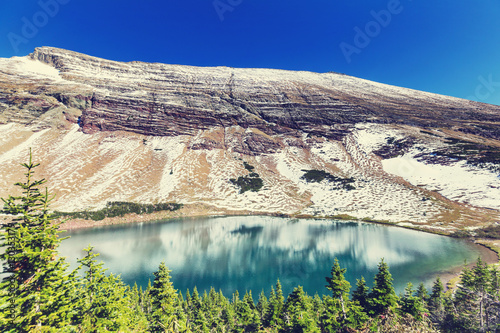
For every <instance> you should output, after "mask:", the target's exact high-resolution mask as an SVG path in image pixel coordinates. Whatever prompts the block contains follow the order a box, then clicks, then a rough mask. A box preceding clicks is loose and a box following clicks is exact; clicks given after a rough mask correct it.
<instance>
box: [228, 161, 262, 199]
mask: <svg viewBox="0 0 500 333" xmlns="http://www.w3.org/2000/svg"><path fill="white" fill-rule="evenodd" d="M243 166H244V167H245V169H247V170H248V171H249V172H250V173H249V174H248V175H246V176H239V177H238V179H235V178H231V179H229V182H230V183H231V184H233V185H235V186H238V187H239V188H240V194H242V193H245V192H247V191H252V192H258V191H259V190H260V189H261V188H262V186H264V181H263V180H262V178H260V175H259V174H258V173H256V172H254V171H253V170H254V169H255V167H254V166H253V165H250V164H248V163H247V162H243Z"/></svg>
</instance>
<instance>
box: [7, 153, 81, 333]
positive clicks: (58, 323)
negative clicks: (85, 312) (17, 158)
mask: <svg viewBox="0 0 500 333" xmlns="http://www.w3.org/2000/svg"><path fill="white" fill-rule="evenodd" d="M21 165H22V166H23V167H24V168H25V169H26V173H25V177H26V178H25V181H24V182H18V183H16V184H15V185H16V186H18V187H19V188H20V189H21V190H22V194H21V195H20V196H9V197H8V198H7V199H4V198H2V201H3V203H4V207H3V209H2V211H1V212H2V213H3V214H7V215H12V216H13V218H12V220H11V221H9V222H7V223H4V224H3V225H2V229H3V230H4V232H5V233H4V235H2V238H1V244H0V246H1V247H3V248H4V249H5V251H4V252H3V253H2V254H1V255H0V259H1V260H2V262H3V273H4V274H6V275H5V277H4V278H3V279H2V282H1V284H0V290H1V292H0V297H1V299H0V304H4V306H5V307H4V308H3V309H2V316H1V322H0V330H1V331H2V332H27V331H32V330H39V331H41V330H50V329H56V328H57V329H61V330H62V329H63V328H64V329H70V326H69V325H70V322H71V317H72V315H73V312H72V310H71V301H72V298H73V290H74V282H73V281H74V275H75V272H73V273H70V274H67V273H66V270H67V267H68V265H67V264H66V262H65V260H64V258H60V257H58V252H57V248H58V246H59V244H60V242H61V239H60V238H59V237H58V234H59V233H60V231H59V229H58V228H59V225H60V224H57V223H54V221H53V217H52V216H51V214H50V213H49V205H50V202H51V200H52V199H53V197H52V196H50V195H49V193H48V191H47V189H45V192H44V193H43V194H42V193H41V192H40V190H39V187H40V186H41V185H43V184H44V183H45V180H44V179H42V180H34V172H35V168H36V167H38V166H39V164H35V163H33V161H32V155H31V150H30V153H29V161H28V163H23V164H21Z"/></svg>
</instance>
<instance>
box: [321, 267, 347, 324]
mask: <svg viewBox="0 0 500 333" xmlns="http://www.w3.org/2000/svg"><path fill="white" fill-rule="evenodd" d="M345 272H346V269H345V268H340V265H339V261H338V260H337V258H335V260H334V263H333V267H332V271H331V274H332V276H331V277H326V282H328V284H327V285H326V288H327V289H328V290H330V291H331V292H332V297H333V299H337V300H339V302H340V306H341V309H342V317H343V318H342V319H343V320H344V321H345V320H347V309H346V308H347V304H346V303H347V301H348V300H349V290H350V289H351V284H350V283H349V282H348V281H347V280H346V279H345V278H344V273H345Z"/></svg>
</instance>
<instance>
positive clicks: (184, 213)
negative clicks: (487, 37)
mask: <svg viewBox="0 0 500 333" xmlns="http://www.w3.org/2000/svg"><path fill="white" fill-rule="evenodd" d="M252 215H260V216H278V217H290V218H300V219H303V218H312V219H314V218H320V219H337V220H345V221H357V222H365V223H375V224H383V225H387V226H394V227H399V228H407V229H413V230H416V231H422V232H427V233H431V234H439V235H442V236H448V237H451V236H450V235H449V234H445V233H442V232H440V231H438V230H434V229H430V228H429V229H424V228H421V229H420V228H411V227H408V226H405V225H398V224H396V223H385V222H381V221H367V220H362V219H361V220H360V219H354V218H351V217H344V216H342V217H318V216H305V215H295V216H291V215H288V214H281V213H270V212H255V211H241V210H237V211H236V210H228V209H224V208H218V207H214V206H211V205H207V204H187V205H184V206H183V207H182V208H181V209H179V210H176V211H159V212H153V213H151V214H140V215H139V214H135V213H132V214H126V215H124V216H117V217H112V218H105V219H103V220H100V221H93V220H84V219H70V220H67V221H65V222H63V223H62V224H61V225H60V229H61V230H79V229H87V228H99V227H104V226H118V225H124V224H131V223H141V222H149V223H154V222H156V221H164V220H171V219H178V218H203V217H222V216H252ZM59 222H61V221H59ZM467 240H468V241H469V242H472V243H475V244H477V245H480V246H481V247H482V248H483V249H484V251H483V252H482V260H483V261H484V262H485V263H487V264H489V265H492V264H495V265H498V264H499V263H500V240H498V241H496V240H487V239H472V238H469V239H467ZM474 264H475V262H474V263H470V264H468V265H467V266H468V267H472V266H473V265H474ZM462 269H463V266H461V267H457V268H455V269H453V270H450V271H446V272H443V273H442V274H439V276H440V277H441V280H442V281H443V284H444V285H446V284H447V283H450V282H451V283H452V284H453V280H456V279H457V278H458V277H459V274H460V272H461V271H462ZM449 287H453V286H449Z"/></svg>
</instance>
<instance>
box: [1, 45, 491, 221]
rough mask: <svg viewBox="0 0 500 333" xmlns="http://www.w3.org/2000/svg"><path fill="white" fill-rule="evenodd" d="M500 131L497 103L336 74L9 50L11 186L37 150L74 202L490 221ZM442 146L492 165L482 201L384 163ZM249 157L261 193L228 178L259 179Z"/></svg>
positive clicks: (62, 205) (6, 108)
mask: <svg viewBox="0 0 500 333" xmlns="http://www.w3.org/2000/svg"><path fill="white" fill-rule="evenodd" d="M499 128H500V107H499V106H494V105H488V104H482V103H477V102H471V101H467V100H463V99H458V98H452V97H447V96H441V95H436V94H431V93H426V92H420V91H415V90H411V89H405V88H399V87H394V86H389V85H384V84H380V83H376V82H371V81H367V80H362V79H358V78H354V77H350V76H346V75H342V74H337V73H325V74H318V73H311V72H292V71H283V70H271V69H238V68H228V67H215V68H199V67H191V66H180V65H165V64H156V63H155V64H149V63H142V62H129V63H122V62H115V61H109V60H104V59H99V58H95V57H91V56H87V55H84V54H79V53H75V52H71V51H67V50H62V49H56V48H49V47H42V48H37V49H36V50H35V51H34V52H33V53H32V54H30V55H28V56H26V57H21V58H17V57H14V58H10V59H0V162H1V164H0V175H2V176H0V185H1V190H0V195H1V196H5V195H6V193H8V191H9V190H10V189H11V188H12V186H11V183H12V181H13V180H16V179H15V177H17V176H18V174H16V171H14V169H15V168H14V166H15V164H16V163H19V162H21V161H23V159H24V156H25V151H26V150H27V148H28V147H33V149H34V151H35V152H37V153H38V156H39V158H40V159H41V162H42V165H43V168H44V171H43V172H44V176H46V177H47V178H48V179H49V181H50V183H49V187H50V186H51V188H53V189H54V191H56V192H57V193H58V195H59V196H58V199H57V201H56V206H57V207H58V208H59V209H63V210H64V209H66V210H77V209H89V208H96V207H100V206H102V205H104V204H105V202H106V201H141V202H155V201H167V200H170V201H178V202H184V203H189V202H191V203H194V202H204V203H208V204H210V205H214V206H218V207H224V208H228V209H234V210H239V209H240V210H241V209H250V210H253V211H258V212H282V213H288V214H295V213H297V214H311V215H329V216H331V215H339V214H348V215H351V216H356V217H360V218H363V217H367V218H377V219H385V220H391V221H410V222H415V223H417V222H428V221H434V222H436V223H438V221H440V219H441V220H442V219H445V220H446V219H448V217H449V216H458V217H457V218H454V220H456V221H463V222H464V223H466V222H467V221H469V220H470V219H468V218H465V217H464V218H463V219H461V217H460V216H462V215H461V214H465V215H464V216H466V215H467V214H469V213H470V212H469V208H467V207H468V206H467V205H472V206H478V207H486V208H489V210H486V211H485V213H484V214H483V213H477V212H475V213H474V214H475V215H476V217H477V218H476V220H478V219H480V220H481V221H493V220H494V219H496V217H495V216H496V215H495V214H496V210H498V209H500V207H498V204H496V203H495V200H496V199H495V198H497V197H496V195H497V194H498V193H500V184H498V178H495V177H496V174H495V172H497V171H495V170H497V169H496V168H497V166H498V163H497V162H500V161H499V160H500V152H499V151H498V147H500V143H499V140H500V131H499ZM450 137H451V138H455V139H456V140H460V141H450V140H449V138H450ZM457 142H458V143H457ZM450 145H453V146H450ZM450 147H452V148H450ZM450 149H452V150H453V154H448V152H449V151H450ZM471 151H473V155H474V159H472V158H470V159H469V158H468V156H469V155H470V154H471ZM468 154H469V155H468ZM497 154H499V155H498V156H497ZM436 155H439V157H440V158H441V159H445V160H446V161H445V162H444V163H441V164H442V165H445V166H448V167H453V166H457V165H458V164H457V163H466V165H463V166H461V167H463V168H464V170H465V169H467V168H472V167H474V168H476V169H474V170H472V169H470V170H469V171H470V172H471V173H470V174H471V175H473V174H474V172H476V173H475V174H477V172H479V171H480V172H483V171H484V170H489V171H488V172H490V173H491V176H492V177H493V178H491V179H490V178H488V180H487V181H485V183H484V187H485V188H484V190H483V191H482V192H481V191H480V192H481V193H482V195H483V196H482V197H481V196H478V195H476V194H477V189H476V188H475V187H474V188H473V190H470V191H469V190H467V189H465V192H464V193H463V195H460V196H458V197H457V198H452V199H451V200H448V199H450V198H445V197H443V196H442V195H439V194H437V193H436V192H429V191H428V190H427V189H426V184H427V183H428V181H426V180H422V179H420V178H418V179H416V178H415V177H416V174H417V173H415V172H413V173H412V174H411V175H405V174H404V172H403V173H402V172H400V171H401V170H400V169H401V168H400V169H397V170H393V169H391V170H392V172H391V173H388V172H387V170H386V169H385V168H387V167H390V168H393V167H394V165H392V164H390V165H389V164H387V165H386V164H384V163H382V162H384V161H395V159H398V158H400V157H401V156H405V157H411V158H414V162H415V163H421V162H422V161H423V162H422V163H428V162H429V161H431V160H432V158H433V157H435V156H436ZM462 157H463V158H462ZM471 161H475V162H474V163H469V162H471ZM243 162H246V163H248V164H251V165H252V166H254V167H255V170H254V171H255V172H256V173H257V174H259V176H260V177H261V178H262V179H263V181H264V187H263V189H262V190H261V191H259V192H256V193H253V192H246V193H244V194H238V193H239V192H238V189H237V188H235V187H234V185H233V184H231V182H229V179H231V178H238V177H239V176H245V175H247V174H248V170H246V169H245V166H244V164H242V163H243ZM476 162H477V163H476ZM401 163H403V162H401ZM403 164H404V163H403ZM415 165H416V164H415ZM426 165H427V164H426ZM303 170H322V171H325V172H328V173H329V174H331V175H334V177H340V178H342V179H344V178H345V179H346V178H349V179H350V178H351V177H352V178H353V179H354V180H355V183H353V187H354V188H355V189H350V190H345V189H336V190H333V189H332V188H331V186H329V184H328V182H327V181H325V182H321V183H311V184H309V183H306V182H304V180H303V179H302V178H301V177H302V176H303V174H304V171H303ZM398 170H399V171H398ZM467 170H468V169H467ZM478 170H479V171H478ZM485 172H486V171H485ZM332 177H333V176H332ZM488 177H489V176H488ZM410 180H411V181H410ZM426 182H427V183H426ZM481 184H483V183H481ZM432 186H433V187H432V188H433V189H434V190H435V191H446V189H445V188H446V184H441V185H439V186H438V188H437V190H436V189H435V184H434V183H433V185H432ZM4 189H5V190H4ZM450 191H451V190H450ZM451 192H453V191H451ZM451 192H450V193H451ZM447 193H448V192H447ZM474 193H476V194H474ZM431 197H432V198H433V199H432V200H428V199H429V198H431ZM422 198H427V199H426V200H424V201H422ZM492 212H493V213H492ZM424 213H425V214H424ZM471 214H472V213H470V214H469V215H471ZM492 214H493V215H492ZM449 220H451V218H449ZM456 221H455V222H456Z"/></svg>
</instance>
